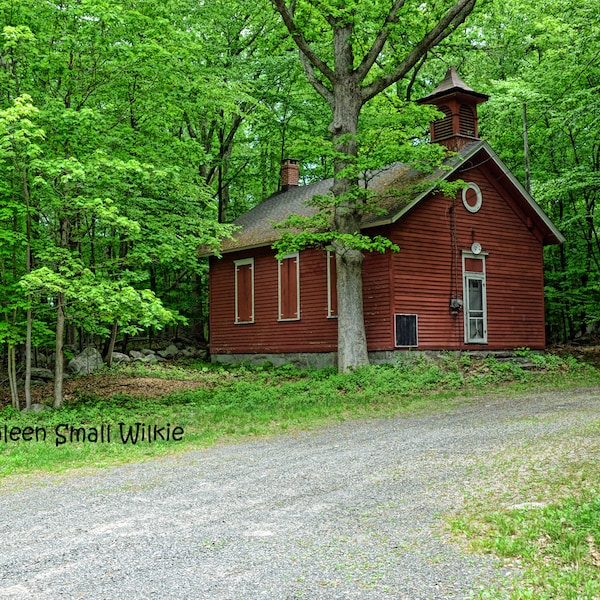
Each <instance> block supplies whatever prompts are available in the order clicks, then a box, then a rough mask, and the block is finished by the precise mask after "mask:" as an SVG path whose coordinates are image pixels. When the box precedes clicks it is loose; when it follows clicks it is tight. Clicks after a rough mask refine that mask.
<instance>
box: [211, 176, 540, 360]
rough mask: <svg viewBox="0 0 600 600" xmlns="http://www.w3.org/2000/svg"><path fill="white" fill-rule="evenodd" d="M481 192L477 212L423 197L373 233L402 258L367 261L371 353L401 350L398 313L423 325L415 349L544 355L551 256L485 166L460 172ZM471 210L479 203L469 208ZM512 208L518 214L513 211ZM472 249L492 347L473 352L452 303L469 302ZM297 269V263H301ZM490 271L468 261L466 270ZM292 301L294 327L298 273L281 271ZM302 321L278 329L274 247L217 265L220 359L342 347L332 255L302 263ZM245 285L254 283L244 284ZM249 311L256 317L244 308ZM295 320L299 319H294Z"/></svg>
mask: <svg viewBox="0 0 600 600" xmlns="http://www.w3.org/2000/svg"><path fill="white" fill-rule="evenodd" d="M460 177H461V179H463V180H464V181H467V182H474V183H476V184H477V185H478V186H479V188H480V189H481V192H482V198H483V204H482V207H481V209H480V210H479V211H478V212H477V213H472V212H469V211H467V210H466V208H465V207H464V206H463V204H462V199H461V195H460V193H459V194H458V196H457V198H456V199H451V198H445V197H443V196H441V195H437V196H433V197H429V198H425V199H424V200H422V201H421V202H419V203H418V204H417V205H416V206H415V208H414V209H413V210H412V211H410V212H409V213H408V214H406V215H405V216H403V217H402V219H400V220H399V221H398V222H396V223H395V224H394V225H392V226H389V227H387V228H380V229H378V230H376V231H375V230H369V231H368V232H369V233H370V234H373V235H374V234H382V235H387V236H389V237H390V238H391V239H392V241H394V242H395V243H397V244H398V245H399V246H400V252H399V253H389V252H388V253H386V254H383V255H381V254H377V253H372V254H367V255H366V256H365V261H364V266H363V296H364V314H365V326H366V332H367V341H368V347H369V350H393V349H394V343H395V340H394V314H396V313H399V314H416V315H417V316H418V346H417V348H416V349H417V350H442V349H465V348H468V349H491V350H495V349H498V350H499V349H507V348H515V347H519V346H528V347H530V348H533V349H538V348H544V346H545V332H544V292H543V254H542V252H543V248H542V243H541V241H540V240H539V236H537V237H536V235H537V234H536V231H535V230H534V229H533V228H531V230H530V229H528V227H527V223H526V219H524V218H523V216H522V215H519V214H518V213H519V209H518V208H516V206H515V203H514V202H513V200H512V199H511V198H510V197H508V196H506V192H505V191H504V188H503V187H502V185H501V183H502V182H501V181H498V178H497V173H492V172H491V171H488V170H487V169H486V167H485V166H480V167H479V168H474V169H471V170H468V171H462V172H461V173H460ZM470 204H471V205H473V204H474V202H473V201H472V199H471V202H470ZM513 207H514V208H513ZM473 242H478V243H479V244H481V246H482V254H481V256H485V275H486V299H487V340H488V343H487V344H485V345H479V344H477V345H475V344H468V345H467V344H465V342H464V319H463V313H462V312H457V311H452V310H451V309H450V299H451V298H454V297H463V296H464V294H463V272H462V268H463V260H462V253H463V251H469V250H470V248H471V245H472V244H473ZM247 258H253V259H254V323H249V324H238V325H236V324H235V294H234V281H235V279H234V262H233V261H234V260H241V259H247ZM294 260H295V259H294ZM482 266H483V264H482V262H481V261H479V260H471V259H468V258H466V259H465V267H466V269H467V270H473V271H475V272H481V271H482ZM282 267H284V268H283V276H284V278H285V277H286V274H287V278H286V279H285V281H286V284H285V285H286V288H287V290H288V291H289V294H288V295H286V296H285V298H283V300H284V305H285V307H287V308H285V310H286V311H287V312H286V314H287V315H288V318H292V319H295V318H296V313H295V311H296V298H297V295H296V291H297V290H296V287H295V286H296V279H295V273H296V271H295V264H294V265H292V263H291V262H290V263H288V264H287V265H286V264H285V261H284V265H282ZM298 268H299V269H300V318H299V320H289V321H282V320H280V318H279V317H280V315H279V297H278V277H279V268H278V263H277V261H276V260H275V258H274V253H273V251H272V250H271V249H269V248H259V249H254V250H247V251H242V252H236V253H232V254H226V255H225V256H224V258H222V259H220V260H216V259H211V288H210V302H211V312H210V328H211V351H212V352H213V353H215V354H219V353H269V352H273V353H282V352H328V351H334V350H336V348H337V319H332V318H328V288H327V254H326V252H324V251H321V250H306V251H303V252H301V253H300V254H299V257H298ZM244 285H245V286H247V285H248V282H245V283H244ZM244 310H248V308H245V309H244ZM292 313H293V314H292Z"/></svg>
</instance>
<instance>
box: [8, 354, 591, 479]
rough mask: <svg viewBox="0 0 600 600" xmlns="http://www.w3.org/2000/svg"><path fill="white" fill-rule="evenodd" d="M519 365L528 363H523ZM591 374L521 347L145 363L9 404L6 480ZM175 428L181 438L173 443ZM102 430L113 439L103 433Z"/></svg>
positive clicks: (439, 405)
mask: <svg viewBox="0 0 600 600" xmlns="http://www.w3.org/2000/svg"><path fill="white" fill-rule="evenodd" d="M524 362H525V363H526V364H525V366H527V367H528V368H523V365H524ZM531 367H534V368H531ZM592 381H600V375H598V371H596V370H595V369H592V368H590V367H587V366H584V365H582V364H580V363H578V362H576V361H574V360H572V359H570V358H568V357H567V358H558V357H555V356H552V355H535V354H532V353H527V352H525V351H524V352H523V353H522V356H520V357H519V360H508V361H499V360H498V359H496V358H493V357H492V358H486V359H473V358H471V357H468V356H467V355H463V356H462V357H457V356H455V355H454V354H450V353H449V354H442V355H440V356H438V357H437V359H435V360H434V359H427V358H422V357H421V358H411V357H408V358H406V359H404V360H402V361H398V362H396V363H395V364H390V365H378V366H371V367H366V368H361V369H358V370H356V371H354V372H352V373H346V374H338V373H337V372H336V371H335V370H334V369H322V370H312V371H311V370H307V371H299V370H297V369H294V368H293V367H291V366H284V367H280V368H273V367H272V366H271V365H269V364H264V365H262V366H260V367H250V366H247V365H239V366H235V367H222V366H214V365H210V364H207V363H203V362H199V361H196V362H188V363H187V364H169V365H167V366H163V365H154V366H149V365H142V364H139V365H134V366H128V367H124V368H122V369H120V370H115V369H113V370H111V371H107V372H105V373H102V374H100V375H96V376H90V377H88V378H84V379H81V380H73V381H71V382H70V384H71V385H70V386H69V389H70V393H69V394H68V396H67V398H66V402H65V406H64V407H63V408H62V409H61V410H48V411H43V412H40V413H31V412H30V413H19V412H17V411H15V410H14V409H12V408H10V407H5V408H3V409H2V410H1V411H0V457H1V459H2V460H1V462H0V477H5V476H7V475H11V474H16V473H26V472H32V471H36V470H39V469H42V470H64V469H67V468H72V467H81V466H99V465H106V464H111V463H114V462H122V461H135V460H140V459H142V458H144V457H147V456H151V455H157V454H161V453H168V452H181V451H183V450H185V449H188V448H197V447H202V446H207V445H210V444H213V443H215V442H217V441H220V440H225V439H231V438H239V437H241V436H251V435H268V434H276V433H281V432H285V431H289V430H294V429H301V428H308V427H314V426H317V425H321V424H325V423H330V422H333V421H336V420H341V419H348V418H354V417H369V416H385V415H392V414H397V413H399V412H402V411H407V410H409V411H414V410H417V409H419V408H421V409H422V408H423V407H429V408H444V407H447V406H449V405H450V404H451V403H454V402H456V401H458V400H457V398H465V397H468V396H469V395H473V394H479V393H482V392H484V391H485V392H489V391H491V390H493V389H502V393H505V394H507V393H518V392H519V390H525V389H527V388H529V387H530V386H532V385H536V386H542V385H546V386H558V385H567V384H569V383H571V384H582V383H586V382H592ZM49 393H50V392H49ZM42 400H43V399H42ZM47 402H48V403H50V397H48V398H47ZM136 424H137V425H136ZM167 425H168V426H169V428H167ZM142 426H145V427H146V428H145V429H143V427H142ZM148 426H149V427H150V428H151V429H152V432H151V433H152V434H154V428H158V429H157V435H150V436H148V435H145V436H144V439H143V440H142V439H141V436H140V439H139V441H137V442H136V443H133V436H132V437H131V438H128V439H127V442H126V443H124V441H123V434H126V433H127V432H128V431H129V428H130V427H136V428H137V429H138V430H140V433H141V431H142V430H143V431H145V432H146V433H148V429H147V428H148ZM176 427H179V428H181V429H182V430H183V435H176V436H175V437H176V438H177V439H174V438H173V435H171V434H172V432H173V429H174V428H176ZM57 428H58V429H57ZM107 428H110V433H111V434H112V436H111V438H110V442H107V440H106V439H105V438H106V435H103V434H105V433H106V432H107ZM30 429H33V431H30ZM24 433H25V435H24ZM34 434H35V435H34ZM167 434H169V435H168V437H169V439H166V437H167ZM65 436H66V437H67V440H64V439H63V437H65ZM148 437H150V438H151V439H148ZM142 442H143V443H142Z"/></svg>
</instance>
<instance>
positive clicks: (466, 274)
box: [462, 251, 488, 344]
mask: <svg viewBox="0 0 600 600" xmlns="http://www.w3.org/2000/svg"><path fill="white" fill-rule="evenodd" d="M487 256H488V253H487V252H482V253H480V254H473V253H472V252H466V251H463V253H462V271H463V298H464V310H463V321H464V333H465V344H487V343H488V324H487V290H486V279H487V277H486V257H487ZM467 258H470V259H474V260H480V261H482V270H481V271H467V270H466V269H465V264H466V259H467ZM470 279H478V280H479V281H481V282H482V284H483V285H482V290H481V294H482V298H481V300H482V308H483V311H482V312H483V337H481V338H473V339H471V338H470V336H469V312H470V309H469V280H470Z"/></svg>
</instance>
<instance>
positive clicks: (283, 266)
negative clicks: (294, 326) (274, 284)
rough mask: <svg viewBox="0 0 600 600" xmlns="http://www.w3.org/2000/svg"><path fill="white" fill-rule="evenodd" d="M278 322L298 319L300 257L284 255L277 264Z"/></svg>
mask: <svg viewBox="0 0 600 600" xmlns="http://www.w3.org/2000/svg"><path fill="white" fill-rule="evenodd" d="M278 269H279V277H278V288H279V320H280V321H297V320H298V319H300V256H299V254H298V252H293V253H291V254H286V255H285V256H284V257H283V258H282V259H281V260H280V261H279V263H278Z"/></svg>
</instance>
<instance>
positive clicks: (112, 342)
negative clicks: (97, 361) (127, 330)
mask: <svg viewBox="0 0 600 600" xmlns="http://www.w3.org/2000/svg"><path fill="white" fill-rule="evenodd" d="M118 331H119V324H118V323H117V321H115V322H114V323H113V326H112V329H111V332H110V343H109V344H108V351H107V352H106V364H107V365H108V367H109V368H110V367H112V358H113V352H114V351H115V343H116V341H117V332H118Z"/></svg>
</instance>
